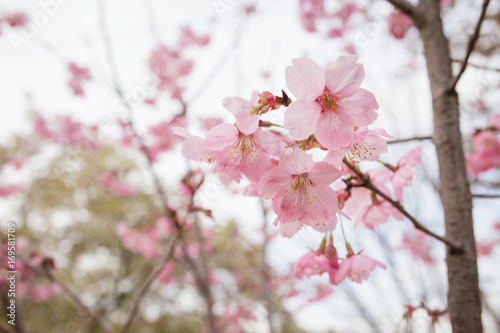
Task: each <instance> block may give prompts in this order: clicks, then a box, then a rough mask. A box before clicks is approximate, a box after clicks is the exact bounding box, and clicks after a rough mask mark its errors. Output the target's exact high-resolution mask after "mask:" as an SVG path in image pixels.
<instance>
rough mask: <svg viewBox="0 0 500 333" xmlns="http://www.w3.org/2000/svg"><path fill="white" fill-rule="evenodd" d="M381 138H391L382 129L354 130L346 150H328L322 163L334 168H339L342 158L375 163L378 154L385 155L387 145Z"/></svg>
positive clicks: (365, 128) (378, 156) (366, 128)
mask: <svg viewBox="0 0 500 333" xmlns="http://www.w3.org/2000/svg"><path fill="white" fill-rule="evenodd" d="M382 136H384V137H386V138H392V136H390V135H389V134H387V132H386V131H385V130H384V129H382V128H376V129H374V130H369V129H368V127H364V128H359V129H357V130H355V132H354V139H353V141H352V144H351V145H350V146H349V147H348V148H345V149H339V150H330V151H329V152H328V154H327V155H326V157H325V158H324V159H323V161H324V162H328V163H331V164H333V165H335V166H336V167H339V166H340V164H341V163H342V159H343V158H344V157H347V158H348V159H349V160H350V161H353V160H354V161H376V160H378V159H379V158H380V154H385V153H387V143H386V142H385V140H384V139H383V138H382Z"/></svg>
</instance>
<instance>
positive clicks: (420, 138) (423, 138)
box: [387, 136, 432, 145]
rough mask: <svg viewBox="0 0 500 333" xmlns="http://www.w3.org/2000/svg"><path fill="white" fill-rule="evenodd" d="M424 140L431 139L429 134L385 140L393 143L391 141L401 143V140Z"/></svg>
mask: <svg viewBox="0 0 500 333" xmlns="http://www.w3.org/2000/svg"><path fill="white" fill-rule="evenodd" d="M425 140H432V137H431V136H416V137H413V138H406V139H394V140H389V141H387V144H388V145H390V144H393V143H401V142H410V141H425Z"/></svg>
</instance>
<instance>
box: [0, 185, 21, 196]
mask: <svg viewBox="0 0 500 333" xmlns="http://www.w3.org/2000/svg"><path fill="white" fill-rule="evenodd" d="M22 189H23V187H22V186H21V185H5V186H2V185H0V197H2V198H5V197H8V196H10V195H12V194H15V193H19V192H21V191H22Z"/></svg>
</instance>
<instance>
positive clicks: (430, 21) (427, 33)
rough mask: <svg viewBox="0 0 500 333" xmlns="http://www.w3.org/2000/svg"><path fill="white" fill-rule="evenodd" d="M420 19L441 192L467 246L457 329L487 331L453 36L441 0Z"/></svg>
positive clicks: (453, 282) (455, 232) (452, 231)
mask: <svg viewBox="0 0 500 333" xmlns="http://www.w3.org/2000/svg"><path fill="white" fill-rule="evenodd" d="M419 7H420V8H419V9H421V13H420V14H421V15H419V18H418V19H417V20H415V25H416V26H417V27H418V29H419V30H420V34H421V38H422V40H423V44H424V54H425V58H426V61H427V70H428V76H429V80H430V89H431V93H432V107H433V111H434V135H433V140H434V143H435V145H436V151H437V157H438V161H439V174H440V180H441V186H440V196H441V201H442V204H443V208H444V215H445V226H446V238H448V239H450V240H451V241H453V242H455V243H457V244H460V245H461V246H462V247H463V251H453V250H450V249H449V248H448V251H447V256H446V263H447V266H448V283H449V289H448V310H449V314H450V320H451V324H452V328H453V332H456V333H457V332H464V333H475V332H482V323H481V302H480V293H479V281H478V272H477V254H476V246H475V240H474V231H473V221H472V195H471V193H470V188H469V182H468V180H467V174H466V169H465V161H464V152H463V147H462V136H461V133H460V119H459V107H458V95H457V93H456V91H455V89H451V91H450V90H449V89H448V87H449V86H450V83H451V82H452V78H453V73H452V67H451V57H450V50H449V45H448V39H447V38H446V36H445V35H444V32H443V25H442V21H441V16H440V9H439V1H437V0H421V5H420V6H419Z"/></svg>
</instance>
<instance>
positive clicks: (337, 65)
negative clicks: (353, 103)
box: [325, 56, 365, 97]
mask: <svg viewBox="0 0 500 333" xmlns="http://www.w3.org/2000/svg"><path fill="white" fill-rule="evenodd" d="M357 62H358V57H357V56H340V57H338V58H337V60H335V62H333V63H331V64H329V65H328V66H327V68H326V71H325V79H326V86H327V87H328V89H330V91H332V92H334V93H335V94H336V95H337V96H340V97H347V96H351V95H352V94H353V93H354V92H355V91H356V90H357V89H359V87H360V86H361V83H362V82H363V79H364V78H365V70H364V68H363V65H361V64H358V63H357Z"/></svg>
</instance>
